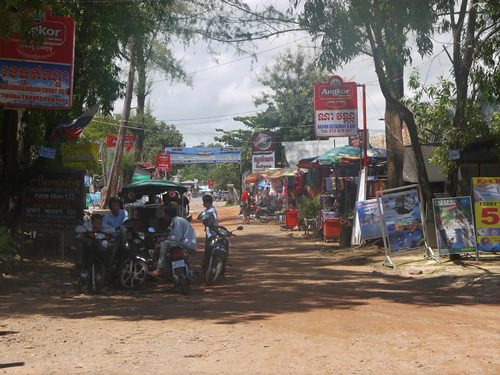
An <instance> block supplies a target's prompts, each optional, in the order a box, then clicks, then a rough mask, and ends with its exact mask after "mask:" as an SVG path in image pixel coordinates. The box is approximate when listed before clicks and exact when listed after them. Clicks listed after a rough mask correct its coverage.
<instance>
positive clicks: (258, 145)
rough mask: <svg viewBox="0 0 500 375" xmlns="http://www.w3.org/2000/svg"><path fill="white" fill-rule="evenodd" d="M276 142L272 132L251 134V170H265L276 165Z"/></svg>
mask: <svg viewBox="0 0 500 375" xmlns="http://www.w3.org/2000/svg"><path fill="white" fill-rule="evenodd" d="M275 150H276V143H275V135H274V133H272V132H260V133H253V134H252V171H253V172H258V171H265V170H266V169H269V168H275V167H276V152H275Z"/></svg>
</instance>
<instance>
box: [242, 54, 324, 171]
mask: <svg viewBox="0 0 500 375" xmlns="http://www.w3.org/2000/svg"><path fill="white" fill-rule="evenodd" d="M328 77H329V74H328V73H327V72H325V71H324V70H318V69H317V66H316V64H315V62H314V59H313V57H312V56H310V55H307V54H306V53H305V52H304V51H302V50H300V49H299V50H297V51H291V50H286V51H285V52H283V53H280V54H279V55H278V56H277V57H276V59H275V61H274V63H273V65H271V66H267V67H265V68H264V70H263V72H262V73H261V74H260V75H259V76H257V80H258V82H259V83H261V84H262V85H263V86H264V87H265V88H266V90H265V91H263V92H262V93H261V94H260V95H259V96H257V97H256V98H254V105H255V106H256V107H257V108H258V107H260V106H265V107H266V108H265V109H264V110H263V111H262V112H259V113H257V114H256V115H254V116H246V117H236V118H235V120H236V121H240V122H242V123H243V124H245V125H246V126H247V127H249V128H250V129H252V130H253V131H266V130H268V131H273V132H275V133H276V139H277V141H278V142H281V141H298V140H311V139H315V134H314V84H315V83H316V82H325V81H327V80H328ZM282 158H283V156H282V153H281V150H279V153H278V160H280V161H283V160H282Z"/></svg>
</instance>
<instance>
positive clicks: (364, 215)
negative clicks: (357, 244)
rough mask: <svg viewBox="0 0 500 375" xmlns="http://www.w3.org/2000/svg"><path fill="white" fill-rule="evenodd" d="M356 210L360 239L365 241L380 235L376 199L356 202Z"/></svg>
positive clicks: (380, 229)
mask: <svg viewBox="0 0 500 375" xmlns="http://www.w3.org/2000/svg"><path fill="white" fill-rule="evenodd" d="M356 208H357V210H358V218H359V226H360V229H361V240H360V241H366V240H370V239H373V238H380V237H382V228H380V212H379V209H378V204H377V200H376V199H369V200H366V201H361V202H356Z"/></svg>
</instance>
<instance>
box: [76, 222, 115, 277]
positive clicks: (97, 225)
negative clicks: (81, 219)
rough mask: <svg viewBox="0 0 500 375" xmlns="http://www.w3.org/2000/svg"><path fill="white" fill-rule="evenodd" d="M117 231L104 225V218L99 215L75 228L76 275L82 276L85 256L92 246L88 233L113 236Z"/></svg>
mask: <svg viewBox="0 0 500 375" xmlns="http://www.w3.org/2000/svg"><path fill="white" fill-rule="evenodd" d="M114 231H115V229H114V228H113V227H111V226H109V225H106V224H103V217H102V215H99V214H93V215H92V217H91V218H90V221H86V222H85V223H84V224H83V225H78V226H77V227H76V228H75V232H76V233H78V234H77V235H76V253H75V274H76V275H77V276H78V275H80V272H81V269H82V265H83V259H84V257H85V254H86V253H87V251H88V250H89V248H90V246H92V241H93V239H92V238H90V237H89V236H87V234H86V233H87V232H93V233H95V232H102V233H106V234H112V233H113V232H114Z"/></svg>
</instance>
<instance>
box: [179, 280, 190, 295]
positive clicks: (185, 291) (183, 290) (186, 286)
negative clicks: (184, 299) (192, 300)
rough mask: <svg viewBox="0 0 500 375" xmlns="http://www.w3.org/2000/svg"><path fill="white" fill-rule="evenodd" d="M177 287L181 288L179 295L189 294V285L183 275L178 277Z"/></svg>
mask: <svg viewBox="0 0 500 375" xmlns="http://www.w3.org/2000/svg"><path fill="white" fill-rule="evenodd" d="M179 286H180V288H181V293H182V294H183V295H185V296H187V295H188V294H189V283H188V280H187V278H186V276H185V275H180V276H179Z"/></svg>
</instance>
